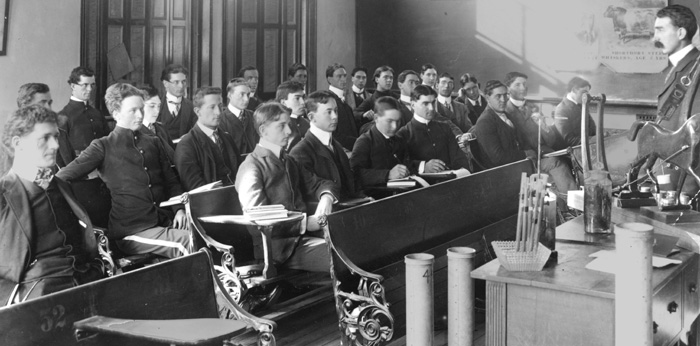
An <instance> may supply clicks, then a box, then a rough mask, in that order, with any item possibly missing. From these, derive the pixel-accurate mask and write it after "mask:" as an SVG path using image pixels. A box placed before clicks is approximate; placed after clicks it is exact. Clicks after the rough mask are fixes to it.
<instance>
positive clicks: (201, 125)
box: [175, 86, 241, 190]
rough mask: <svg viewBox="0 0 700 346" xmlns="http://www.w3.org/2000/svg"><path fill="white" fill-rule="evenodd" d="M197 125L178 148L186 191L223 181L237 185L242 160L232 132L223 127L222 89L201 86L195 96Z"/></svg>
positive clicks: (178, 163)
mask: <svg viewBox="0 0 700 346" xmlns="http://www.w3.org/2000/svg"><path fill="white" fill-rule="evenodd" d="M193 104H194V112H195V114H197V118H198V120H197V124H196V125H195V126H194V127H193V128H192V130H190V132H188V133H187V134H185V135H184V136H182V140H181V141H180V143H179V144H178V145H177V149H176V150H175V167H177V171H178V173H180V182H181V183H182V187H183V188H184V189H185V190H192V189H195V188H198V187H200V186H202V185H206V184H210V183H213V182H215V181H219V180H221V181H222V182H223V183H224V184H233V181H234V180H235V178H236V172H237V171H238V165H239V164H240V162H241V159H240V156H239V155H238V148H237V147H236V144H235V141H234V139H233V137H232V136H231V134H229V133H228V132H225V131H223V130H222V129H220V128H219V124H220V123H221V117H222V112H221V104H222V98H221V88H215V87H210V86H205V87H201V88H199V90H197V92H196V93H195V95H194V99H193Z"/></svg>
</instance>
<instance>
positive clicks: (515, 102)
mask: <svg viewBox="0 0 700 346" xmlns="http://www.w3.org/2000/svg"><path fill="white" fill-rule="evenodd" d="M510 102H511V103H512V104H513V105H514V106H515V107H518V108H520V107H522V106H524V105H525V100H516V99H514V98H511V99H510Z"/></svg>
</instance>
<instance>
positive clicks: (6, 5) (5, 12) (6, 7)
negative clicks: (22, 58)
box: [0, 0, 10, 55]
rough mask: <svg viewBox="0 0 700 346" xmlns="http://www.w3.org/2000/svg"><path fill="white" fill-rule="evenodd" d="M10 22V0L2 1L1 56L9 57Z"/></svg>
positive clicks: (0, 13) (0, 15)
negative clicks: (8, 33) (8, 35)
mask: <svg viewBox="0 0 700 346" xmlns="http://www.w3.org/2000/svg"><path fill="white" fill-rule="evenodd" d="M9 21H10V0H0V55H7V29H8V24H7V23H8V22H9Z"/></svg>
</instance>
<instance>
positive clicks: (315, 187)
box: [236, 145, 333, 264]
mask: <svg viewBox="0 0 700 346" xmlns="http://www.w3.org/2000/svg"><path fill="white" fill-rule="evenodd" d="M332 190H333V183H332V182H331V181H329V180H324V179H318V177H316V176H314V175H311V174H304V172H303V168H302V167H301V165H299V164H298V163H297V162H296V161H295V160H294V158H292V157H291V156H289V155H286V154H285V156H284V161H282V160H280V159H279V158H277V156H275V154H273V153H272V152H271V151H270V150H268V149H266V148H263V147H261V146H259V145H258V146H256V147H255V149H254V150H253V152H252V153H250V155H248V156H247V157H246V158H245V160H244V161H243V163H242V164H241V167H240V168H239V170H238V174H237V175H236V191H237V192H238V199H239V200H240V202H241V207H242V208H243V210H246V209H249V208H251V207H257V206H261V205H271V204H282V205H284V207H285V208H286V209H287V210H293V211H301V212H306V211H307V209H306V203H304V200H303V198H304V196H305V195H313V196H315V198H316V199H317V200H318V199H320V196H321V194H322V193H324V192H331V191H332ZM331 193H332V192H331ZM309 212H313V211H309ZM249 230H250V229H249ZM252 231H253V232H251V233H252V234H254V235H255V237H254V239H253V242H254V243H255V247H256V251H255V255H256V256H255V257H256V258H264V257H263V253H262V251H261V250H262V237H261V236H260V235H259V231H257V230H252ZM275 234H278V235H280V234H282V235H283V236H281V237H275V238H273V239H272V256H273V259H274V260H275V262H277V263H279V264H281V263H284V262H285V261H286V260H287V259H289V257H290V256H291V255H292V253H293V252H294V249H295V247H296V245H297V243H298V240H299V238H300V237H301V234H300V233H299V228H298V227H295V226H294V227H290V226H289V225H288V226H286V227H285V229H284V232H275Z"/></svg>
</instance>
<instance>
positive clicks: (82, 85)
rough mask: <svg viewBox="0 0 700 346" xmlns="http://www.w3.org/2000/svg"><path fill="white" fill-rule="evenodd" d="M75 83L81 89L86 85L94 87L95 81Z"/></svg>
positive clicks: (85, 87)
mask: <svg viewBox="0 0 700 346" xmlns="http://www.w3.org/2000/svg"><path fill="white" fill-rule="evenodd" d="M75 85H77V86H79V87H81V88H83V89H87V87H90V88H92V89H95V83H75Z"/></svg>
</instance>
